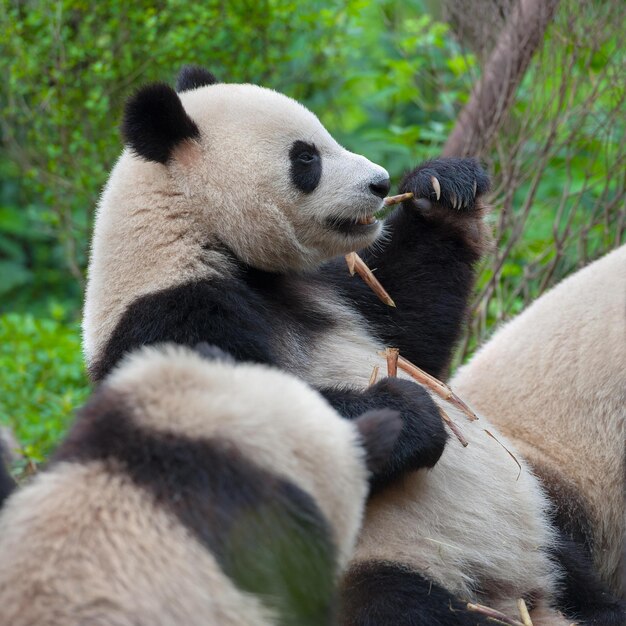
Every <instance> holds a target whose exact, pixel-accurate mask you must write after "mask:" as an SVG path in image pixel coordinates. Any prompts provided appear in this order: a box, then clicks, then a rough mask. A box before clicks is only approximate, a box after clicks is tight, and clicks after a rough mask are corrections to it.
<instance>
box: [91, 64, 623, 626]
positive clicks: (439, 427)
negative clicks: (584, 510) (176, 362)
mask: <svg viewBox="0 0 626 626" xmlns="http://www.w3.org/2000/svg"><path fill="white" fill-rule="evenodd" d="M123 134H124V137H125V142H126V146H127V149H126V150H125V151H124V152H123V154H122V156H121V157H120V159H119V161H118V162H117V164H116V166H115V168H114V169H113V171H112V173H111V176H110V178H109V181H108V183H107V186H106V188H105V190H104V193H103V195H102V198H101V201H100V204H99V207H98V212H97V219H96V225H95V230H94V238H93V244H92V254H91V259H90V267H89V284H88V289H87V298H86V303H85V318H84V325H83V330H84V346H85V354H86V357H87V361H88V364H89V369H90V373H91V376H92V378H93V379H94V380H95V381H98V380H101V379H102V378H103V377H104V376H106V374H107V373H108V372H109V371H110V370H111V369H112V368H113V367H114V366H115V364H116V363H117V362H118V361H119V360H120V359H121V358H122V357H123V355H124V354H125V353H127V352H128V351H130V350H132V349H134V348H136V347H138V346H141V345H145V344H152V343H158V342H162V341H172V342H175V343H179V344H184V345H194V344H195V343H197V342H199V341H208V342H209V343H213V344H216V345H217V346H219V347H220V348H222V349H224V350H226V351H228V352H229V353H231V354H232V355H233V356H234V357H235V358H236V359H237V360H243V361H253V362H257V363H265V364H271V365H275V366H278V367H280V368H281V369H284V370H287V371H289V372H291V373H294V374H296V375H298V376H300V377H301V378H303V379H304V380H306V381H307V382H308V383H310V384H311V385H312V386H314V387H315V388H316V389H317V390H318V391H319V392H320V393H321V394H322V395H323V396H324V397H325V398H326V399H327V400H328V401H329V402H330V404H331V405H332V406H333V407H334V408H335V409H336V410H337V411H338V412H339V413H340V414H341V415H342V416H344V417H346V418H348V419H354V418H356V417H357V416H359V415H361V414H362V413H363V412H365V411H368V410H371V409H380V408H385V407H388V408H390V409H393V410H397V411H399V413H400V417H401V419H402V422H403V428H402V432H401V433H400V436H399V438H398V440H397V442H396V445H395V446H394V449H393V450H392V453H391V455H390V457H389V459H388V462H387V463H386V464H385V466H384V467H382V468H380V469H379V470H378V471H377V472H376V473H375V474H374V475H373V477H372V480H371V482H372V487H373V489H374V496H373V498H372V500H371V501H370V503H369V505H368V508H367V512H366V518H365V525H364V529H363V532H362V534H361V536H360V539H359V543H358V546H357V550H356V554H355V557H354V559H353V561H352V563H351V566H350V568H349V571H348V573H347V575H346V577H345V581H344V586H343V590H344V595H343V602H344V613H343V616H342V620H343V623H344V624H346V625H354V626H381V625H385V624H390V625H391V624H393V625H397V626H402V625H405V624H406V625H407V626H408V625H412V624H419V625H422V624H423V625H424V626H476V625H477V624H478V625H483V624H484V625H487V624H490V623H491V622H490V621H489V620H488V619H487V618H486V617H485V616H483V615H481V614H477V613H474V612H471V611H469V610H468V609H467V603H468V602H480V603H482V604H487V605H490V606H492V607H493V608H500V609H502V610H505V611H509V612H510V611H511V610H512V607H513V606H515V601H516V599H517V598H523V599H525V600H526V601H527V603H528V604H529V605H530V606H531V607H534V609H535V614H536V615H540V614H543V616H544V617H542V618H541V621H540V620H539V618H538V619H536V620H535V626H547V625H548V624H550V625H553V624H559V625H560V624H566V623H568V622H566V621H564V618H561V617H560V616H559V614H558V612H557V610H556V609H557V608H558V609H560V610H562V611H563V612H564V613H565V614H566V615H567V616H568V617H570V618H571V619H575V618H577V617H578V616H580V615H582V614H583V608H584V607H581V605H580V598H578V597H577V596H576V594H574V593H572V592H571V591H572V589H574V588H576V586H572V585H568V584H563V581H567V580H569V578H568V577H572V576H573V577H574V578H575V579H576V582H577V584H584V581H585V580H587V579H589V580H591V579H592V578H593V573H592V572H591V571H589V570H588V569H587V568H585V567H584V566H581V567H578V562H577V561H575V560H574V567H573V568H571V569H568V570H567V572H565V574H564V571H563V567H564V566H567V567H570V565H571V561H567V560H563V559H561V560H559V558H558V557H559V555H562V551H561V550H560V540H559V537H558V533H557V531H556V529H555V527H554V526H553V524H552V521H551V518H550V515H549V502H548V499H547V498H546V495H545V493H544V491H543V489H542V488H541V485H540V484H539V482H538V481H537V479H536V478H535V477H534V475H533V474H532V472H531V471H530V469H529V467H528V466H527V465H526V464H525V462H524V461H523V459H522V458H521V456H519V455H517V454H515V449H514V447H513V446H512V445H511V444H510V443H509V442H507V441H506V439H505V438H504V437H502V436H500V435H499V434H498V433H497V430H496V429H495V428H493V427H491V426H490V425H489V424H488V423H487V422H486V421H485V420H484V419H482V418H481V419H480V420H479V421H478V422H472V423H470V422H467V421H466V420H465V418H464V416H463V414H462V413H461V412H460V411H457V410H456V409H454V407H450V406H449V405H447V404H446V403H445V402H442V401H441V400H439V399H437V398H432V397H431V396H430V394H429V393H428V392H427V391H426V390H425V389H423V388H422V387H420V386H419V385H415V384H414V383H412V382H410V381H408V380H403V379H402V378H401V377H398V378H382V379H381V380H379V381H378V382H375V383H374V384H373V385H371V386H369V380H370V376H371V373H372V369H373V368H374V367H375V366H379V367H380V368H381V369H382V368H384V367H385V363H384V359H382V357H381V356H380V353H381V351H383V350H384V349H385V348H386V347H389V346H393V347H397V348H399V350H400V353H401V355H403V356H404V357H406V358H407V359H409V360H410V361H412V362H414V363H416V364H418V365H419V366H420V367H422V368H423V369H424V370H426V371H427V372H429V373H430V374H433V375H435V376H438V377H442V376H443V375H444V374H445V370H446V368H447V365H448V363H449V360H450V357H451V353H452V348H453V346H454V344H455V341H456V340H457V338H458V337H459V334H460V330H461V325H462V321H463V317H464V315H465V311H466V306H467V300H468V297H469V294H470V292H471V289H472V284H473V280H474V276H475V267H474V266H475V264H476V262H477V261H478V260H479V259H480V258H481V255H482V253H483V252H484V250H485V249H486V248H487V247H488V246H489V236H488V229H487V227H486V225H485V224H484V222H483V216H484V214H485V206H484V202H483V196H484V194H485V192H486V191H487V189H488V185H489V181H488V178H487V176H486V175H485V173H484V172H483V171H482V169H481V168H480V166H479V165H478V164H477V163H476V162H475V161H473V160H471V159H439V160H434V161H431V162H428V163H425V164H423V165H421V166H418V167H417V168H415V169H414V170H413V171H412V172H410V173H409V174H408V175H407V176H406V177H405V178H404V180H403V182H402V184H401V188H400V192H403V193H404V192H408V193H412V194H413V198H412V199H410V200H406V201H405V202H403V203H402V205H401V206H399V207H398V208H396V209H395V210H394V211H393V212H392V213H391V214H390V215H389V216H388V217H387V218H386V219H385V220H384V221H383V220H379V219H375V217H374V216H375V215H376V214H377V212H378V211H379V210H380V209H381V208H382V207H383V198H384V197H385V196H386V195H387V193H388V191H389V187H390V183H389V179H388V175H387V172H386V171H385V170H383V169H382V168H381V167H379V166H377V165H374V164H373V163H371V162H370V161H368V160H367V159H365V158H364V157H362V156H359V155H356V154H353V153H351V152H348V151H347V150H345V149H344V148H342V147H341V146H340V145H339V144H337V142H336V141H335V140H334V139H333V138H332V137H331V136H330V135H329V133H328V132H327V131H326V129H325V128H324V127H323V126H322V125H321V123H320V122H319V120H318V119H317V118H316V117H315V116H314V115H313V114H312V113H311V112H309V111H308V110H307V109H305V108H304V107H302V106H301V105H300V104H298V103H296V102H294V101H293V100H291V99H289V98H287V97H285V96H283V95H281V94H278V93H276V92H274V91H271V90H268V89H263V88H261V87H257V86H254V85H236V84H224V83H218V82H217V81H216V80H215V78H214V77H213V76H212V75H211V74H209V73H208V72H206V71H204V70H202V69H199V68H186V69H184V70H183V72H182V74H181V76H180V78H179V82H178V93H177V92H176V91H174V90H173V89H172V88H170V87H169V86H167V85H164V84H156V85H149V86H146V87H144V88H142V89H141V90H140V91H139V92H137V94H135V96H133V97H132V98H131V99H130V100H129V102H128V103H127V106H126V111H125V115H124V122H123ZM354 250H359V251H360V254H361V256H362V257H363V258H364V259H365V261H366V262H367V264H368V265H369V266H370V267H371V268H372V269H373V270H374V271H375V275H376V277H377V278H378V279H379V280H380V281H381V283H382V284H383V285H384V286H385V288H386V289H387V290H388V291H389V293H390V295H391V297H392V298H393V300H394V302H395V304H396V306H395V307H389V306H387V305H386V304H384V303H382V302H380V301H379V300H377V298H376V297H375V296H374V295H373V294H372V293H371V292H370V290H369V289H368V288H367V287H366V286H365V285H364V284H363V283H362V282H361V281H360V280H358V278H352V277H350V275H349V274H348V272H347V270H346V267H345V262H344V260H343V257H342V256H339V257H338V256H337V255H344V254H346V253H349V252H351V251H354ZM383 371H384V370H383ZM440 408H445V410H446V412H447V413H448V414H449V415H450V417H451V418H452V419H453V420H454V421H455V422H456V423H457V424H459V425H460V427H461V429H462V431H463V433H464V436H465V437H466V439H467V440H468V441H469V445H468V446H467V447H466V448H463V447H462V446H461V445H460V443H459V442H458V441H457V440H455V439H450V441H449V442H447V444H446V440H447V435H446V432H445V430H444V427H443V424H442V421H441V418H440V413H439V410H440ZM297 418H298V416H295V415H294V420H297ZM486 430H488V431H489V432H490V433H491V434H492V435H494V437H495V438H492V437H489V436H487V434H486V433H485V431H486ZM312 445H313V444H312ZM507 450H508V451H512V452H513V454H514V456H516V457H517V458H518V459H519V463H520V466H521V467H519V468H518V466H517V465H516V464H515V463H514V461H513V460H512V458H511V456H510V455H509V453H508V451H507ZM597 601H598V607H600V609H602V607H603V605H604V603H605V600H604V598H603V597H602V595H601V594H600V596H599V597H598V598H597ZM620 619H621V617H619V616H617V617H615V619H613V621H608V622H607V624H615V626H617V624H620V623H621V622H620V621H619V620H620ZM570 621H571V620H570ZM588 623H590V624H592V623H593V621H589V622H588Z"/></svg>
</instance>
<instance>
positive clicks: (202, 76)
mask: <svg viewBox="0 0 626 626" xmlns="http://www.w3.org/2000/svg"><path fill="white" fill-rule="evenodd" d="M215 83H217V78H215V76H214V75H213V74H211V72H209V71H208V70H205V69H204V68H203V67H200V66H199V65H185V66H184V67H183V69H182V70H180V74H179V75H178V78H177V79H176V91H178V92H179V93H180V92H181V91H189V90H190V89H197V88H198V87H206V86H207V85H215Z"/></svg>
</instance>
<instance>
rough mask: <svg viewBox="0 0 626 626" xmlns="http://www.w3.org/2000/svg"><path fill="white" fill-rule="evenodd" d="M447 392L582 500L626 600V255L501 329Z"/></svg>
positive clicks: (599, 560)
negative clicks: (487, 418)
mask: <svg viewBox="0 0 626 626" xmlns="http://www.w3.org/2000/svg"><path fill="white" fill-rule="evenodd" d="M452 385H453V387H454V388H455V390H456V391H457V392H458V393H459V394H460V395H461V396H462V397H463V398H465V399H466V400H467V401H468V402H470V403H471V404H472V405H473V406H475V407H476V408H478V409H479V410H481V411H482V412H483V413H485V414H487V415H489V416H490V418H491V419H492V420H493V421H494V423H496V424H497V425H498V427H499V428H500V429H501V430H502V431H503V432H505V433H506V434H507V435H508V436H509V438H510V439H512V440H513V441H514V442H515V444H516V446H517V447H518V449H520V451H521V452H522V453H523V455H524V456H525V458H527V459H528V460H529V461H530V462H531V463H533V465H535V466H536V467H537V471H539V472H540V473H541V471H542V470H547V471H549V472H552V473H554V474H556V475H557V476H559V477H561V478H562V480H563V482H564V484H566V485H569V486H571V487H572V488H573V489H574V491H575V493H577V494H579V495H580V496H581V497H582V498H583V499H584V501H585V502H586V503H587V505H588V506H589V511H590V513H591V515H592V522H593V528H594V533H595V545H594V558H595V563H596V566H597V567H598V569H599V571H600V573H601V575H602V578H603V579H604V580H605V581H606V582H607V583H609V584H610V586H611V588H612V590H613V591H614V592H615V593H617V594H619V595H621V596H622V597H625V598H626V572H625V570H626V491H625V489H626V487H625V485H626V477H625V467H626V455H625V447H626V246H622V247H621V248H618V249H617V250H614V251H613V252H611V253H610V254H607V255H606V256H605V257H603V258H602V259H600V260H598V261H596V262H594V263H592V264H591V265H589V266H587V267H586V268H584V269H583V270H581V271H579V272H577V273H575V274H573V275H572V276H570V277H568V278H567V279H566V280H564V281H562V282H561V283H560V284H559V285H557V286H556V287H555V288H554V289H552V290H551V291H549V292H548V293H546V294H545V295H543V296H542V297H541V298H539V299H538V300H537V301H536V302H534V303H533V304H532V305H531V306H530V307H528V309H527V310H526V311H524V312H523V313H522V314H520V315H519V316H518V317H516V318H515V319H513V320H512V321H511V322H509V323H508V324H506V325H505V326H504V327H503V328H501V329H500V330H499V331H498V332H497V333H496V334H495V335H494V336H493V338H492V339H491V340H490V341H489V342H488V343H487V344H486V345H485V346H484V347H482V348H481V350H480V351H479V352H478V353H477V354H476V356H475V357H474V358H473V359H472V361H471V362H470V363H469V364H468V365H466V366H465V367H463V368H462V369H461V370H459V372H458V374H457V375H456V376H455V378H454V379H453V381H452Z"/></svg>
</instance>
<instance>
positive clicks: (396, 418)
mask: <svg viewBox="0 0 626 626" xmlns="http://www.w3.org/2000/svg"><path fill="white" fill-rule="evenodd" d="M355 424H356V426H357V428H358V429H359V434H360V436H361V444H362V446H363V449H364V450H365V463H366V465H367V469H368V470H369V472H370V474H376V473H378V472H380V471H381V470H383V468H384V467H385V465H386V464H387V462H388V461H389V456H390V455H391V454H392V451H393V449H394V447H395V445H396V442H397V441H398V437H399V436H400V433H401V432H402V420H401V419H400V413H399V412H398V411H391V410H390V409H375V410H371V411H367V412H366V413H363V415H360V416H359V417H358V418H357V419H356V420H355Z"/></svg>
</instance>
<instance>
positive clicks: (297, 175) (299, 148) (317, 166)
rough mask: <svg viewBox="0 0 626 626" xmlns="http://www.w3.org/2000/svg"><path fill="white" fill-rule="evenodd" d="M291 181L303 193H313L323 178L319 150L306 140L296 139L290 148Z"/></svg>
mask: <svg viewBox="0 0 626 626" xmlns="http://www.w3.org/2000/svg"><path fill="white" fill-rule="evenodd" d="M289 161H290V162H291V166H290V169H289V172H290V174H291V182H292V183H293V184H294V186H295V187H296V188H297V189H299V190H300V191H302V192H303V193H311V192H312V191H313V190H314V189H315V188H316V187H317V186H318V185H319V182H320V179H321V178H322V157H321V155H320V153H319V150H318V149H317V148H316V147H315V146H314V145H313V144H312V143H307V142H306V141H294V142H293V144H292V146H291V148H290V150H289Z"/></svg>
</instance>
